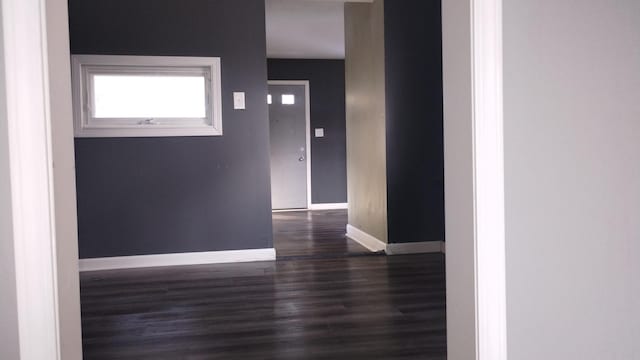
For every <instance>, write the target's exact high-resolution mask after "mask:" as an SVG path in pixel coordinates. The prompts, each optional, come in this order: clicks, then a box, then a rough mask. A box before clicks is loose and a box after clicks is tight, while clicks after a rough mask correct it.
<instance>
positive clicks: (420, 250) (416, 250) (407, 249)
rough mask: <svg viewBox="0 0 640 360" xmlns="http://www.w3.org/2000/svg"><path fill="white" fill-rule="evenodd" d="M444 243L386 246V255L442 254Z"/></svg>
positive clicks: (428, 242)
mask: <svg viewBox="0 0 640 360" xmlns="http://www.w3.org/2000/svg"><path fill="white" fill-rule="evenodd" d="M443 246H444V241H424V242H416V243H396V244H387V249H386V253H387V255H406V254H426V253H443V252H444V249H443Z"/></svg>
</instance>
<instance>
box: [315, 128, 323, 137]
mask: <svg viewBox="0 0 640 360" xmlns="http://www.w3.org/2000/svg"><path fill="white" fill-rule="evenodd" d="M316 137H317V138H321V137H324V129H323V128H317V129H316Z"/></svg>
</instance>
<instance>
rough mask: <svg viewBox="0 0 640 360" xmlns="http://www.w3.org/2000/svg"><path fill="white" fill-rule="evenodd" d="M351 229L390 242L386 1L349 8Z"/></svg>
mask: <svg viewBox="0 0 640 360" xmlns="http://www.w3.org/2000/svg"><path fill="white" fill-rule="evenodd" d="M345 42H346V44H345V47H346V59H345V63H346V96H347V188H348V199H349V224H350V225H352V226H354V227H356V228H358V229H360V230H362V231H364V232H366V233H368V234H369V235H372V236H374V237H375V238H377V239H378V240H381V241H383V242H387V170H386V142H385V136H386V133H385V111H386V108H385V75H384V1H383V0H376V1H374V2H373V3H371V4H368V3H361V4H355V3H347V4H345Z"/></svg>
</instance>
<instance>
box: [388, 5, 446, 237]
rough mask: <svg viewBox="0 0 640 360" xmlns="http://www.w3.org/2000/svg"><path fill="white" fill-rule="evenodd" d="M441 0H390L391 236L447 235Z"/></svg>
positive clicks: (389, 208) (389, 129)
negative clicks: (445, 224)
mask: <svg viewBox="0 0 640 360" xmlns="http://www.w3.org/2000/svg"><path fill="white" fill-rule="evenodd" d="M441 13H442V10H441V1H440V0H393V1H385V3H384V34H385V35H384V36H385V44H384V47H385V51H384V52H385V59H386V60H385V74H386V132H387V142H386V144H387V201H388V215H389V220H388V221H389V223H388V227H389V242H390V243H396V242H400V243H405V242H422V241H444V239H445V234H444V221H445V220H444V149H443V147H444V141H443V136H444V135H443V110H442V107H443V104H442V15H441Z"/></svg>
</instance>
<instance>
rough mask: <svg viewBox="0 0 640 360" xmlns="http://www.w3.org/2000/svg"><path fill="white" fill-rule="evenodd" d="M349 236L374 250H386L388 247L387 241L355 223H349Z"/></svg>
mask: <svg viewBox="0 0 640 360" xmlns="http://www.w3.org/2000/svg"><path fill="white" fill-rule="evenodd" d="M347 237H348V238H349V239H351V240H353V241H356V242H358V243H360V245H362V246H364V247H366V248H367V249H369V251H372V252H378V251H384V250H386V249H387V244H386V243H385V242H383V241H381V240H379V239H377V238H376V237H375V236H373V235H369V234H367V233H366V232H364V231H362V230H360V229H358V228H357V227H355V226H353V225H347Z"/></svg>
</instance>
